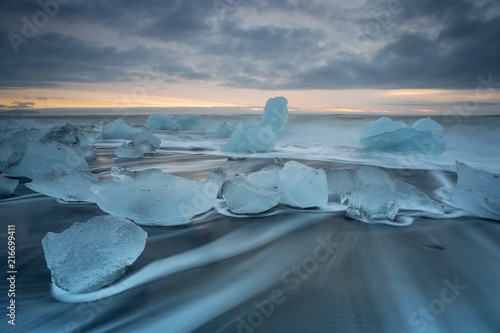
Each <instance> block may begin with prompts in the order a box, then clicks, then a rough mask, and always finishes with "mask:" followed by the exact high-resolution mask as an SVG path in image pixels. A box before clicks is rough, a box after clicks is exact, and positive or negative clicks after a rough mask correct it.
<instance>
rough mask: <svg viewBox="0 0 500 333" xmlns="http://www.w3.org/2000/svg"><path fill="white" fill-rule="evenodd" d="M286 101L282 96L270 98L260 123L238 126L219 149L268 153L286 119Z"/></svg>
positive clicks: (235, 151) (272, 147)
mask: <svg viewBox="0 0 500 333" xmlns="http://www.w3.org/2000/svg"><path fill="white" fill-rule="evenodd" d="M287 104H288V101H287V100H286V98H284V97H276V98H271V99H269V100H268V101H267V103H266V107H265V108H264V116H263V120H262V123H261V124H260V125H259V126H256V125H254V124H251V123H246V124H244V125H240V126H238V128H236V130H235V131H234V132H233V133H232V134H231V136H230V138H229V140H228V141H227V142H226V144H225V145H224V146H223V147H222V149H221V151H224V152H232V153H268V152H271V151H272V150H273V149H274V146H275V144H276V140H277V138H278V135H277V132H278V131H279V130H280V129H282V128H283V126H284V125H285V123H286V122H287V120H288V109H287Z"/></svg>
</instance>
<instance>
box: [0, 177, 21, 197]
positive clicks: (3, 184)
mask: <svg viewBox="0 0 500 333" xmlns="http://www.w3.org/2000/svg"><path fill="white" fill-rule="evenodd" d="M18 184H19V180H17V179H11V178H7V177H4V176H0V198H5V197H7V196H9V195H11V194H12V193H14V190H15V189H16V187H17V185H18Z"/></svg>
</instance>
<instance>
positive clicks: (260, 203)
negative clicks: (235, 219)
mask: <svg viewBox="0 0 500 333" xmlns="http://www.w3.org/2000/svg"><path fill="white" fill-rule="evenodd" d="M222 195H223V197H224V200H225V201H226V204H227V207H228V208H229V210H230V211H231V212H233V213H235V214H257V213H262V212H265V211H267V210H269V209H271V208H273V207H274V206H276V205H277V204H278V203H279V201H280V198H281V193H279V192H276V191H270V190H268V189H266V188H264V187H261V186H258V185H256V184H254V183H253V182H251V181H249V180H247V179H246V178H245V177H243V176H240V175H236V176H235V177H232V178H230V179H229V180H227V181H225V182H224V185H223V186H222Z"/></svg>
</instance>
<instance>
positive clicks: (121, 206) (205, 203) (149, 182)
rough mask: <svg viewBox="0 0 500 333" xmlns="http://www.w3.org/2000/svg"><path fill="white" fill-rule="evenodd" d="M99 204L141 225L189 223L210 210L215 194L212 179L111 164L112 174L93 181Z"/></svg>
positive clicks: (108, 211)
mask: <svg viewBox="0 0 500 333" xmlns="http://www.w3.org/2000/svg"><path fill="white" fill-rule="evenodd" d="M92 190H93V191H94V193H95V194H96V195H97V204H98V205H99V207H100V208H101V209H102V210H103V211H105V212H107V213H109V214H112V215H116V216H122V217H125V218H128V219H130V220H132V221H134V222H135V223H137V224H141V225H157V226H171V225H179V224H186V223H189V221H190V219H191V218H192V217H193V216H195V215H198V214H201V213H204V212H206V211H208V210H210V209H211V208H212V207H213V206H214V205H215V201H216V197H217V187H216V186H214V184H213V182H209V181H207V182H205V183H202V182H199V181H194V180H190V179H186V178H182V177H177V176H174V175H171V174H168V173H164V172H162V171H161V170H158V169H148V170H144V171H127V170H125V169H122V168H118V167H113V168H112V170H111V177H110V178H109V179H107V180H106V181H103V182H101V183H99V184H98V185H95V186H94V187H93V188H92Z"/></svg>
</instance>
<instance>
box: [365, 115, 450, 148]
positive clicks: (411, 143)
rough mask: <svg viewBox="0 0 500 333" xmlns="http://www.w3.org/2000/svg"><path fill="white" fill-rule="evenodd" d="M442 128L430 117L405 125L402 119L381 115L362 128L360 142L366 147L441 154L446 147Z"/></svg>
mask: <svg viewBox="0 0 500 333" xmlns="http://www.w3.org/2000/svg"><path fill="white" fill-rule="evenodd" d="M443 130H444V129H443V127H442V126H441V125H439V124H438V123H437V122H435V121H434V120H432V119H431V118H424V119H419V120H417V121H416V122H415V123H414V124H413V125H412V126H411V127H407V126H406V124H405V123H404V122H403V121H397V122H395V121H392V120H391V119H389V118H386V117H382V118H380V119H378V120H376V121H374V122H371V123H369V124H368V125H366V126H365V127H364V128H363V132H362V134H361V141H360V142H361V144H362V145H363V146H364V147H365V148H368V149H375V150H394V151H403V152H419V153H423V154H441V153H442V152H443V151H444V149H445V147H446V139H445V137H444V134H443Z"/></svg>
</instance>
